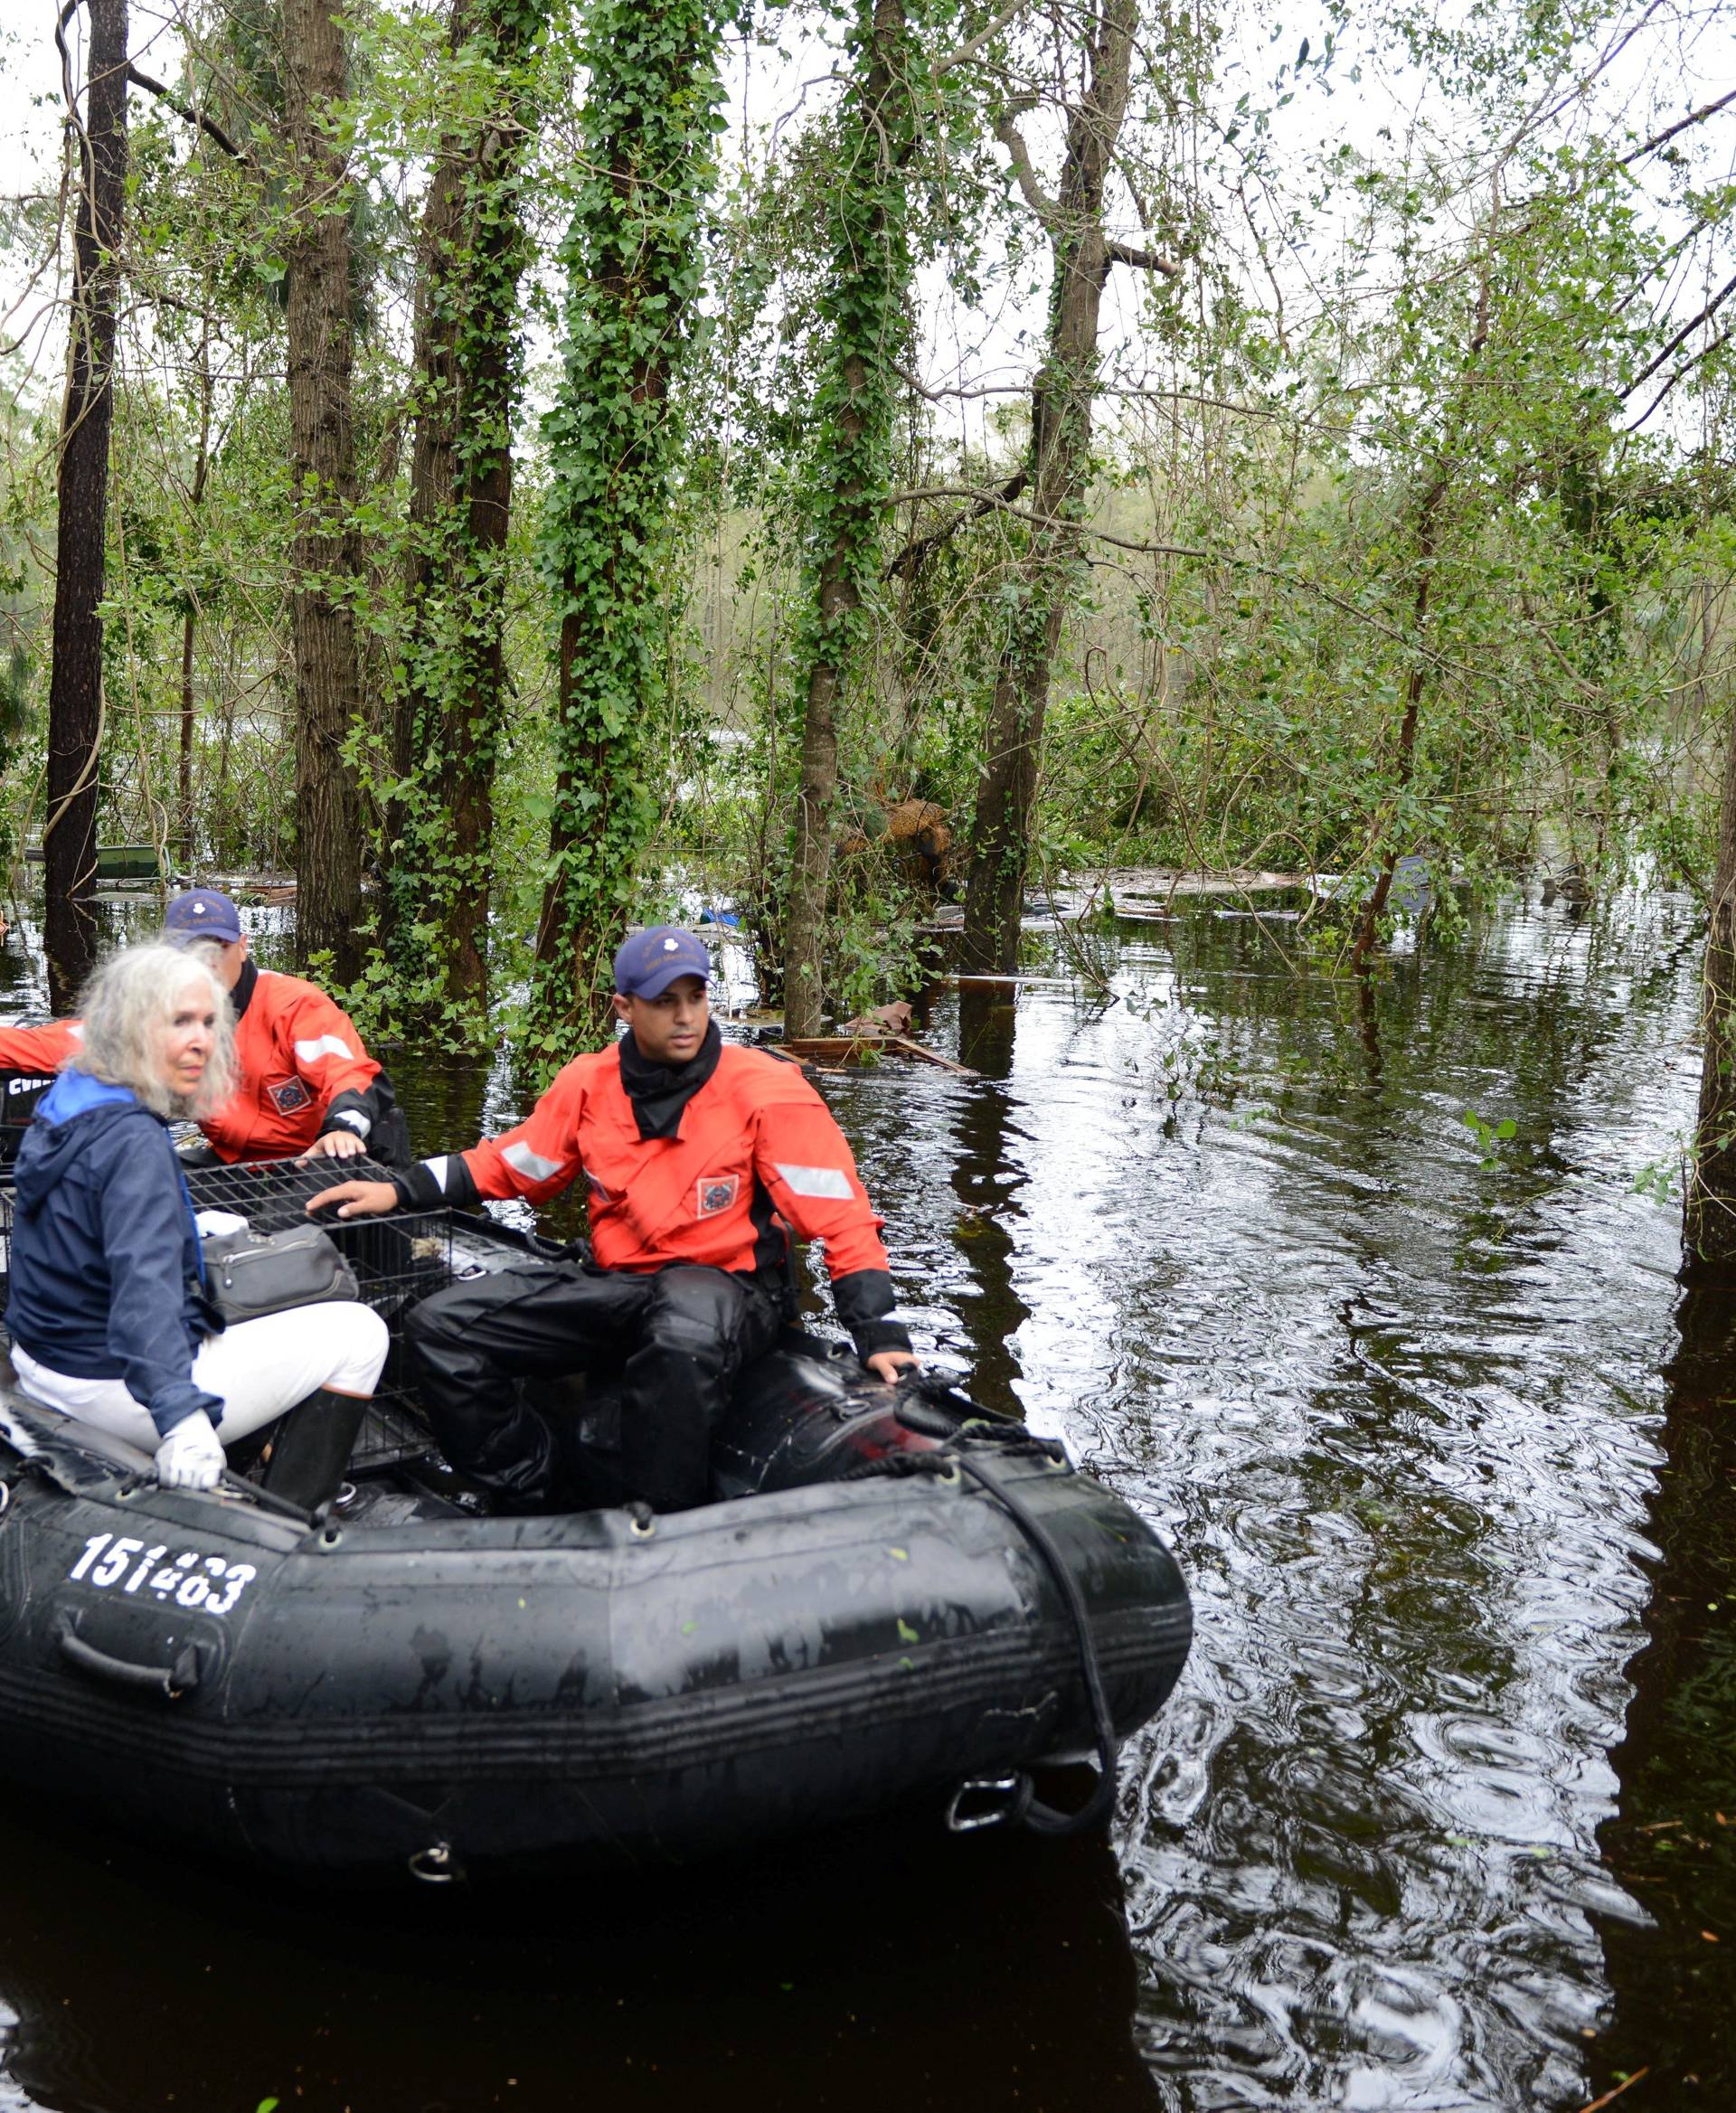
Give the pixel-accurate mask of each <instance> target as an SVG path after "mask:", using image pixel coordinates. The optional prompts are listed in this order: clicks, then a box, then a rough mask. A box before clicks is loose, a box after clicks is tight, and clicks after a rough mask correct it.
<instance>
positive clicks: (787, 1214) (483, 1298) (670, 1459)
mask: <svg viewBox="0 0 1736 2113" xmlns="http://www.w3.org/2000/svg"><path fill="white" fill-rule="evenodd" d="M711 972H712V965H711V959H710V957H709V956H708V955H707V954H706V951H705V948H704V947H703V944H702V943H701V942H700V940H698V939H695V938H694V936H693V933H692V932H688V931H683V930H681V929H679V928H678V927H675V926H672V925H658V926H656V927H654V928H653V929H651V930H650V931H646V932H638V933H636V934H634V936H633V937H632V938H631V939H628V940H627V943H626V945H625V946H623V947H622V948H621V949H620V951H619V952H618V954H617V955H616V957H615V1000H614V1004H615V1011H616V1014H617V1015H618V1017H619V1018H620V1019H621V1020H622V1021H624V1022H625V1023H626V1025H627V1033H626V1034H624V1035H623V1036H622V1037H621V1039H620V1041H619V1042H618V1043H616V1045H615V1046H614V1047H613V1048H612V1049H607V1050H603V1051H601V1052H599V1053H598V1054H596V1055H594V1056H581V1057H578V1058H575V1059H574V1061H572V1062H571V1063H570V1064H568V1065H567V1066H566V1068H565V1069H564V1070H563V1071H561V1072H560V1073H559V1074H558V1075H557V1077H556V1078H555V1080H554V1082H553V1083H552V1085H551V1086H550V1088H549V1090H548V1091H547V1092H546V1093H545V1094H544V1095H543V1096H542V1099H540V1100H539V1101H538V1102H537V1104H536V1106H535V1108H533V1109H532V1111H531V1114H530V1117H529V1118H528V1119H527V1120H526V1121H524V1122H522V1123H520V1124H519V1126H518V1127H517V1128H516V1129H513V1130H508V1131H507V1132H506V1133H505V1136H504V1137H495V1138H489V1139H486V1140H485V1141H484V1142H483V1143H482V1144H480V1145H477V1146H475V1147H474V1148H473V1149H472V1150H470V1151H468V1152H465V1153H462V1154H458V1153H454V1154H452V1155H450V1156H441V1157H439V1158H436V1159H424V1160H423V1161H421V1162H420V1165H416V1166H413V1167H411V1168H410V1169H409V1171H408V1172H406V1173H402V1174H395V1175H394V1176H393V1177H392V1180H391V1181H390V1182H361V1181H354V1182H344V1183H341V1184H338V1185H337V1186H336V1187H335V1188H331V1189H327V1190H326V1191H325V1193H323V1194H322V1195H319V1196H317V1197H316V1198H315V1199H314V1201H313V1203H310V1204H309V1206H308V1208H309V1209H310V1210H314V1209H316V1208H320V1209H324V1208H328V1207H329V1208H335V1209H336V1211H337V1212H338V1214H339V1216H340V1217H344V1218H349V1217H354V1216H356V1215H358V1214H362V1213H366V1212H384V1211H390V1210H392V1209H394V1208H395V1207H396V1206H398V1205H400V1204H405V1205H408V1206H410V1208H412V1209H420V1210H427V1209H430V1208H432V1207H434V1206H436V1205H438V1204H440V1203H452V1204H460V1205H463V1204H474V1203H476V1201H477V1199H478V1198H480V1197H505V1196H523V1197H524V1198H525V1199H526V1200H527V1201H529V1202H531V1203H542V1202H543V1201H544V1200H545V1199H546V1198H548V1197H550V1196H552V1195H555V1194H558V1193H559V1192H560V1191H561V1190H562V1189H564V1188H565V1187H566V1186H567V1185H568V1184H569V1183H570V1182H571V1181H573V1180H575V1179H576V1178H578V1177H579V1176H580V1174H582V1175H583V1177H584V1179H585V1182H586V1184H587V1186H588V1188H589V1191H590V1231H591V1242H592V1248H593V1251H594V1255H595V1259H594V1260H590V1261H583V1262H579V1261H566V1260H562V1261H542V1260H528V1259H527V1260H525V1261H524V1262H520V1263H516V1264H514V1266H512V1267H511V1268H508V1269H502V1270H500V1271H498V1272H497V1273H495V1274H493V1275H490V1276H488V1277H485V1278H476V1279H475V1280H474V1281H472V1282H469V1283H464V1284H455V1285H453V1286H452V1287H450V1288H448V1290H445V1291H441V1292H439V1293H437V1294H436V1295H435V1296H434V1297H432V1298H429V1299H426V1300H424V1302H423V1303H422V1304H421V1305H420V1306H417V1307H416V1308H415V1309H414V1310H413V1311H412V1312H411V1313H410V1316H409V1320H408V1322H407V1324H406V1334H407V1336H408V1339H409V1341H410V1344H411V1346H412V1348H413V1349H414V1351H415V1353H416V1355H417V1359H418V1363H419V1365H420V1374H419V1377H420V1391H421V1395H422V1399H423V1400H424V1401H425V1402H426V1403H427V1405H428V1408H429V1413H430V1415H431V1416H432V1418H433V1420H434V1428H435V1431H436V1433H437V1435H438V1436H439V1440H440V1444H441V1446H442V1448H444V1450H445V1452H446V1454H447V1457H448V1458H449V1459H450V1460H451V1461H452V1463H453V1464H454V1466H455V1467H459V1468H461V1469H462V1470H463V1471H464V1472H465V1473H466V1474H467V1475H469V1476H472V1477H473V1478H474V1479H475V1480H476V1481H477V1482H480V1483H482V1484H484V1485H485V1486H487V1487H489V1488H492V1489H494V1490H495V1491H497V1492H498V1493H499V1494H500V1495H503V1496H505V1497H506V1498H507V1499H508V1500H509V1501H510V1502H511V1503H513V1504H514V1505H516V1506H518V1507H520V1508H523V1509H527V1510H534V1509H538V1508H541V1507H543V1506H545V1505H549V1504H550V1503H552V1502H553V1501H555V1500H556V1490H557V1487H558V1484H559V1480H560V1476H559V1457H560V1448H559V1446H558V1443H557V1439H556V1433H555V1431H554V1429H552V1426H551V1425H550V1423H549V1422H548V1421H547V1420H545V1418H544V1417H543V1416H542V1414H541V1413H539V1411H538V1410H536V1409H535V1408H534V1407H533V1406H532V1404H531V1403H530V1402H529V1401H526V1400H525V1399H524V1389H523V1388H522V1387H520V1386H516V1385H514V1384H513V1383H511V1382H515V1381H519V1380H523V1379H525V1378H529V1377H532V1376H533V1375H537V1374H546V1373H571V1372H572V1371H574V1370H576V1369H583V1368H584V1367H586V1366H587V1365H588V1364H590V1363H592V1362H593V1361H594V1360H596V1359H598V1358H599V1357H601V1358H607V1357H609V1356H610V1355H611V1354H626V1365H625V1369H624V1372H623V1374H622V1381H623V1385H622V1402H621V1472H622V1476H623V1479H624V1481H625V1482H626V1485H627V1495H630V1496H637V1497H640V1498H643V1499H644V1500H645V1501H646V1502H647V1503H649V1504H651V1505H655V1506H656V1508H657V1509H658V1510H661V1511H679V1510H682V1509H684V1508H685V1507H686V1506H688V1505H696V1504H701V1503H703V1501H704V1500H705V1497H706V1496H707V1495H708V1494H709V1464H708V1463H709V1452H710V1439H711V1430H712V1425H713V1424H714V1423H715V1422H716V1420H717V1419H718V1417H719V1416H720V1414H721V1413H722V1409H723V1405H724V1402H725V1400H726V1398H727V1395H728V1392H729V1388H730V1385H731V1382H732V1381H733V1380H734V1378H735V1377H736V1375H737V1373H740V1372H741V1368H742V1366H743V1365H744V1364H747V1363H750V1361H751V1360H752V1359H754V1358H756V1357H759V1356H760V1355H762V1354H764V1353H765V1352H766V1351H767V1350H769V1348H770V1347H771V1345H772V1343H773V1342H774V1340H775V1339H776V1337H777V1335H778V1328H779V1326H780V1325H781V1323H782V1321H783V1320H784V1318H785V1316H786V1313H787V1310H788V1234H789V1231H794V1232H795V1233H796V1234H797V1236H798V1237H800V1238H802V1239H806V1240H824V1241H825V1242H826V1267H827V1269H828V1270H829V1272H830V1274H831V1278H832V1290H833V1297H834V1298H835V1301H836V1304H837V1309H838V1317H839V1318H840V1319H841V1320H842V1321H843V1322H844V1325H845V1326H846V1327H847V1328H848V1329H849V1330H850V1332H851V1334H852V1335H853V1336H854V1338H855V1344H856V1353H857V1354H858V1356H860V1358H861V1359H862V1361H863V1364H864V1365H866V1366H867V1368H868V1370H869V1371H870V1372H872V1373H874V1374H875V1375H876V1376H877V1377H878V1378H881V1379H884V1380H891V1379H892V1378H894V1377H895V1376H896V1375H897V1373H898V1371H899V1368H900V1367H901V1366H902V1365H910V1364H914V1363H916V1359H915V1357H914V1356H913V1354H911V1350H910V1337H909V1336H908V1335H906V1334H905V1332H904V1329H903V1327H902V1326H901V1325H900V1324H899V1323H898V1322H897V1321H894V1320H892V1319H891V1318H890V1317H889V1316H890V1315H891V1312H892V1305H893V1297H892V1278H891V1276H890V1275H889V1273H888V1271H887V1267H886V1250H885V1249H884V1248H882V1245H881V1243H880V1224H881V1221H880V1220H879V1219H878V1218H877V1217H875V1215H874V1212H873V1207H872V1206H871V1205H870V1203H869V1201H868V1197H867V1193H866V1192H865V1191H864V1190H863V1185H862V1183H861V1182H860V1181H859V1180H858V1179H857V1176H856V1168H855V1162H854V1160H853V1159H852V1157H851V1156H850V1147H849V1146H848V1145H846V1144H845V1142H844V1135H843V1133H842V1131H840V1129H839V1128H838V1126H837V1124H836V1123H835V1122H834V1120H833V1119H832V1115H831V1112H830V1110H829V1109H828V1108H826V1103H825V1102H824V1101H823V1100H822V1099H820V1097H819V1095H818V1094H817V1093H816V1091H815V1090H814V1089H813V1087H812V1086H810V1085H809V1084H808V1082H807V1080H806V1079H805V1078H804V1077H803V1076H802V1073H801V1071H800V1069H799V1068H798V1067H797V1065H796V1064H794V1063H792V1062H790V1061H788V1059H786V1058H782V1057H777V1056H772V1055H769V1054H768V1053H767V1052H765V1051H763V1050H754V1049H743V1048H741V1047H740V1046H739V1045H738V1044H735V1043H732V1042H731V1043H726V1042H723V1040H722V1037H721V1036H720V1035H719V1033H718V1031H717V1025H716V1023H715V1022H714V1021H712V1018H711V1014H710V1008H709V1005H708V1003H707V999H706V983H707V980H708V978H709V977H710V976H711Z"/></svg>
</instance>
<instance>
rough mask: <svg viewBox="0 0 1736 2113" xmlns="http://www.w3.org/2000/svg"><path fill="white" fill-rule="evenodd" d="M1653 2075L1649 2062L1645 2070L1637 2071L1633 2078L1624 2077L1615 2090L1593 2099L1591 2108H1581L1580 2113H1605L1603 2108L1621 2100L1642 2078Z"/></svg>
mask: <svg viewBox="0 0 1736 2113" xmlns="http://www.w3.org/2000/svg"><path fill="white" fill-rule="evenodd" d="M1651 2073H1652V2065H1651V2063H1650V2062H1649V2061H1648V2062H1647V2063H1646V2066H1645V2068H1644V2069H1637V2070H1635V2071H1634V2073H1633V2074H1632V2076H1625V2077H1623V2078H1622V2080H1621V2081H1620V2082H1619V2083H1618V2085H1617V2086H1616V2087H1615V2089H1613V2090H1609V2091H1606V2092H1605V2093H1604V2094H1603V2096H1602V2098H1600V2099H1592V2101H1591V2103H1590V2105H1589V2106H1581V2107H1580V2113H1603V2108H1605V2107H1606V2106H1608V2105H1609V2103H1610V2102H1611V2101H1612V2100H1613V2099H1618V2098H1620V2096H1621V2094H1622V2093H1623V2092H1624V2091H1625V2090H1628V2089H1631V2088H1632V2087H1633V2086H1634V2085H1635V2084H1637V2082H1638V2081H1639V2080H1640V2078H1641V2077H1643V2076H1650V2074H1651Z"/></svg>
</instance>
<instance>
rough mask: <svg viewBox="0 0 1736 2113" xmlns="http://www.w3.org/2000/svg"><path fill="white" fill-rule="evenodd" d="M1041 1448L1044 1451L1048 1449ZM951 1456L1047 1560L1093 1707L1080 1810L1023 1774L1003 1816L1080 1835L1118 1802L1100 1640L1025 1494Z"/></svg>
mask: <svg viewBox="0 0 1736 2113" xmlns="http://www.w3.org/2000/svg"><path fill="white" fill-rule="evenodd" d="M1039 1442H1041V1441H1039ZM1043 1449H1044V1450H1045V1451H1046V1450H1047V1448H1046V1447H1044V1448H1043ZM930 1457H932V1456H930ZM953 1457H954V1458H955V1459H956V1460H957V1462H958V1467H960V1468H961V1469H962V1470H963V1472H964V1473H965V1474H967V1475H968V1476H970V1478H971V1480H972V1481H973V1482H977V1483H980V1484H981V1486H983V1488H984V1489H986V1491H987V1492H988V1494H989V1495H991V1496H992V1497H993V1498H994V1499H995V1502H996V1503H997V1504H999V1505H1001V1506H1002V1508H1003V1509H1004V1510H1005V1512H1006V1513H1007V1514H1009V1515H1010V1516H1011V1518H1012V1520H1013V1522H1014V1524H1015V1525H1016V1526H1017V1527H1018V1529H1019V1531H1020V1532H1021V1533H1023V1534H1024V1537H1025V1539H1026V1540H1027V1541H1028V1542H1030V1543H1031V1545H1032V1547H1033V1548H1034V1549H1035V1550H1036V1552H1037V1553H1038V1554H1039V1555H1040V1556H1041V1557H1042V1558H1043V1562H1044V1563H1045V1565H1046V1566H1047V1568H1048V1571H1049V1574H1050V1576H1051V1577H1052V1579H1053V1580H1054V1581H1055V1589H1057V1590H1058V1591H1059V1592H1060V1594H1061V1603H1062V1605H1063V1606H1064V1607H1065V1608H1066V1609H1067V1611H1068V1613H1069V1615H1070V1616H1071V1618H1072V1624H1073V1637H1074V1640H1075V1641H1076V1642H1077V1644H1078V1646H1079V1665H1080V1673H1081V1674H1083V1675H1084V1680H1085V1693H1086V1695H1087V1697H1088V1698H1089V1699H1090V1705H1091V1729H1092V1731H1093V1732H1094V1734H1095V1736H1096V1740H1097V1765H1098V1770H1099V1773H1098V1778H1097V1782H1096V1785H1095V1786H1094V1788H1092V1791H1091V1794H1090V1797H1088V1798H1087V1799H1086V1800H1085V1802H1084V1804H1083V1805H1081V1806H1080V1807H1079V1809H1078V1811H1077V1812H1063V1811H1061V1808H1060V1807H1059V1806H1053V1805H1045V1804H1044V1803H1043V1800H1042V1799H1041V1798H1040V1797H1038V1796H1037V1794H1036V1789H1035V1786H1034V1785H1033V1783H1032V1781H1031V1778H1030V1777H1029V1776H1028V1775H1024V1774H1023V1772H1022V1782H1021V1788H1020V1791H1019V1794H1018V1796H1017V1797H1016V1798H1015V1799H1014V1803H1013V1804H1012V1805H1011V1806H1009V1808H1008V1810H1007V1812H1006V1815H1005V1816H1006V1817H1007V1818H1008V1819H1016V1820H1018V1821H1021V1822H1022V1823H1023V1824H1024V1825H1025V1826H1028V1827H1029V1828H1030V1829H1031V1831H1032V1833H1033V1834H1037V1835H1077V1834H1082V1833H1084V1831H1085V1830H1086V1829H1087V1828H1088V1827H1094V1826H1096V1825H1099V1822H1100V1821H1102V1820H1104V1819H1106V1818H1107V1817H1108V1816H1109V1807H1110V1806H1112V1805H1113V1804H1114V1802H1115V1763H1116V1755H1117V1750H1118V1744H1117V1740H1116V1736H1115V1720H1114V1718H1113V1717H1112V1716H1111V1715H1110V1714H1109V1697H1108V1695H1107V1694H1106V1693H1104V1691H1103V1673H1102V1668H1101V1667H1100V1666H1099V1665H1098V1662H1097V1641H1096V1638H1095V1637H1093V1636H1092V1635H1091V1618H1090V1612H1089V1611H1088V1609H1087V1608H1086V1605H1085V1600H1084V1598H1083V1595H1082V1594H1081V1593H1080V1589H1079V1586H1078V1583H1077V1582H1076V1581H1075V1580H1074V1577H1073V1573H1072V1572H1071V1571H1070V1570H1069V1569H1068V1568H1067V1565H1066V1563H1065V1561H1063V1560H1062V1558H1061V1551H1060V1549H1058V1548H1057V1547H1056V1546H1055V1543H1054V1541H1053V1539H1052V1536H1051V1534H1050V1533H1049V1529H1048V1528H1047V1527H1046V1526H1045V1525H1043V1523H1042V1521H1041V1520H1039V1519H1038V1518H1037V1516H1036V1515H1035V1514H1034V1513H1033V1512H1032V1511H1031V1510H1030V1509H1029V1508H1028V1507H1027V1505H1025V1503H1024V1500H1023V1498H1021V1497H1018V1496H1016V1495H1014V1493H1013V1491H1012V1490H1010V1489H1009V1488H1008V1487H1007V1486H1006V1485H1005V1483H1004V1482H1002V1481H1001V1480H1000V1478H999V1477H998V1476H995V1475H993V1474H991V1473H990V1472H989V1470H988V1468H987V1467H986V1466H985V1465H984V1464H983V1462H982V1461H981V1460H975V1459H972V1458H971V1457H970V1456H969V1455H968V1454H967V1453H965V1452H962V1451H960V1452H958V1453H957V1454H955V1455H954V1456H953ZM955 1803H956V1800H955Z"/></svg>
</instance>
